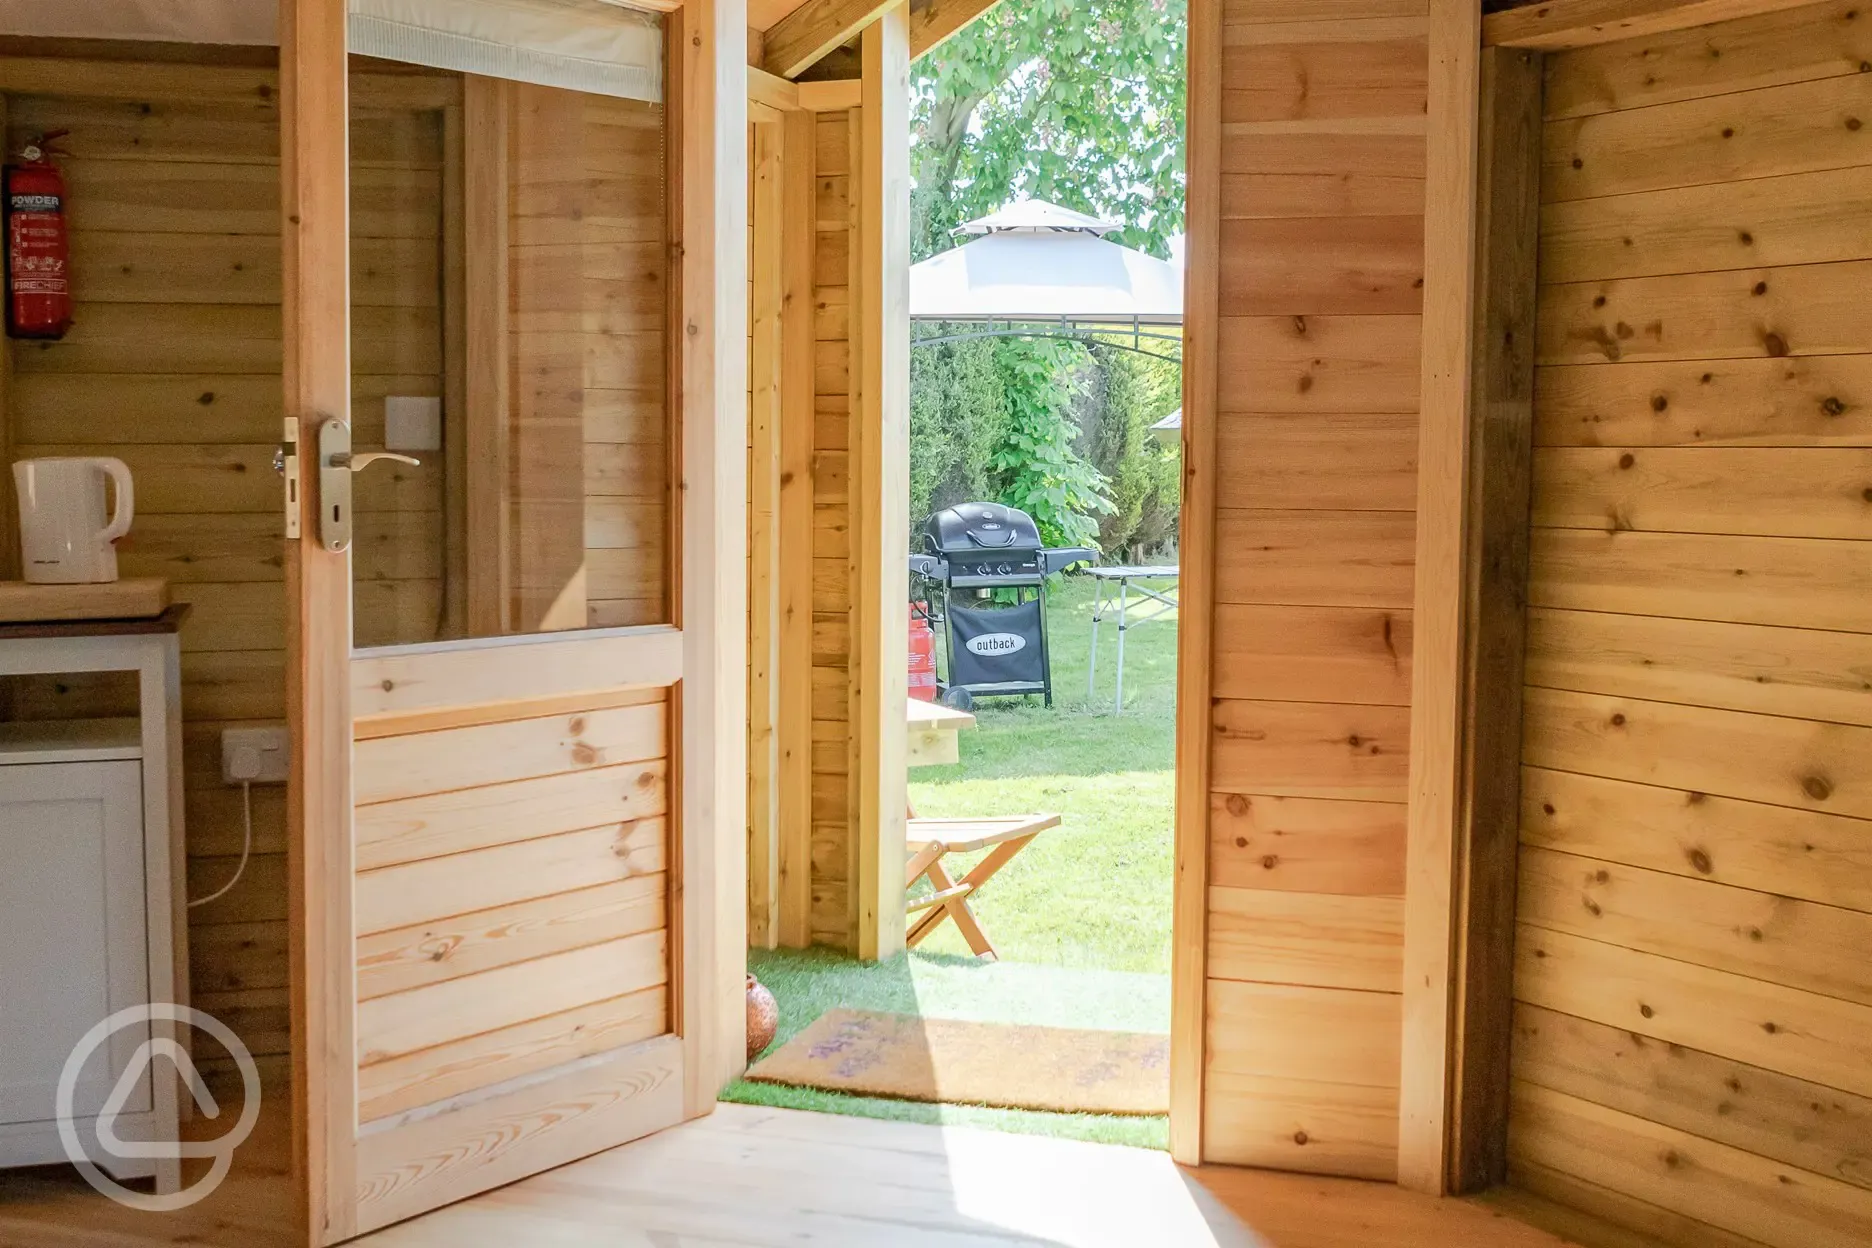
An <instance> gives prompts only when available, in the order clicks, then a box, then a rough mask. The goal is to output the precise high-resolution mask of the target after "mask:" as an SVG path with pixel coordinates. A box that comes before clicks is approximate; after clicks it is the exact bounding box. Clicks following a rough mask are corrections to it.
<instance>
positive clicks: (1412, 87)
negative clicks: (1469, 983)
mask: <svg viewBox="0 0 1872 1248" xmlns="http://www.w3.org/2000/svg"><path fill="white" fill-rule="evenodd" d="M1426 14H1427V8H1426V5H1425V3H1424V0H1360V2H1359V3H1358V4H1356V5H1352V6H1348V5H1346V4H1343V3H1328V2H1327V0H1230V2H1229V3H1227V4H1226V5H1225V6H1224V12H1223V32H1222V45H1223V46H1222V66H1221V83H1222V163H1221V195H1220V200H1221V223H1220V262H1221V267H1220V274H1219V285H1220V302H1219V312H1220V321H1219V342H1218V348H1219V349H1218V371H1219V376H1218V381H1217V403H1216V407H1217V416H1216V471H1215V478H1216V480H1217V487H1216V489H1217V500H1216V501H1217V508H1218V510H1217V515H1216V543H1215V548H1216V561H1217V562H1216V572H1215V585H1216V608H1215V626H1214V637H1215V643H1214V649H1213V653H1212V693H1213V713H1212V728H1211V736H1210V750H1211V754H1210V767H1211V777H1210V779H1211V786H1210V787H1211V790H1212V793H1211V806H1210V863H1209V882H1210V894H1209V915H1208V918H1209V937H1208V971H1207V975H1208V981H1207V996H1208V1020H1207V1035H1206V1060H1205V1067H1204V1119H1203V1145H1202V1151H1203V1156H1204V1158H1205V1159H1206V1160H1209V1161H1219V1162H1230V1163H1238V1164H1246V1165H1257V1166H1272V1167H1278V1168H1284V1169H1297V1170H1307V1171H1314V1172H1324V1173H1335V1174H1349V1175H1360V1176H1365V1177H1369V1178H1378V1179H1388V1178H1393V1177H1395V1175H1396V1171H1397V1095H1398V1094H1397V1086H1398V1035H1399V1027H1400V987H1401V984H1400V977H1401V956H1402V939H1403V938H1402V911H1403V901H1402V896H1403V891H1404V801H1405V790H1406V771H1407V761H1408V753H1407V751H1408V748H1409V742H1408V739H1407V738H1408V727H1409V703H1410V689H1409V677H1410V663H1411V649H1410V647H1411V610H1410V608H1411V593H1412V573H1413V553H1412V548H1413V537H1414V526H1413V513H1414V508H1415V505H1416V474H1415V461H1416V445H1417V387H1418V344H1419V337H1420V320H1421V317H1420V306H1421V286H1422V256H1423V217H1422V203H1423V168H1424V111H1425V92H1426V79H1427V51H1426V46H1427V45H1426V31H1427V17H1426Z"/></svg>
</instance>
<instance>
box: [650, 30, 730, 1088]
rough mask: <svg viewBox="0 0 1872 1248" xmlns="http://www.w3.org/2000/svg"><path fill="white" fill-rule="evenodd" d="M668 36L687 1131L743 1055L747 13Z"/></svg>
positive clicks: (681, 994) (680, 991) (679, 877)
mask: <svg viewBox="0 0 1872 1248" xmlns="http://www.w3.org/2000/svg"><path fill="white" fill-rule="evenodd" d="M669 24H670V33H671V40H670V44H669V50H670V55H669V57H668V71H669V80H670V81H669V88H668V90H667V92H666V93H665V98H666V99H667V100H668V102H669V109H670V113H671V121H672V123H673V124H672V131H673V133H672V140H673V142H672V144H671V150H672V151H673V152H674V157H675V158H674V161H673V162H672V163H673V168H672V170H671V182H672V188H671V189H672V195H673V197H674V202H675V204H676V205H677V209H678V210H677V212H676V213H675V214H674V216H673V218H672V222H671V224H672V227H673V232H674V235H675V245H674V247H673V248H672V258H673V259H674V261H675V263H674V265H673V266H672V267H673V271H672V274H671V277H672V282H671V288H672V290H673V292H674V295H675V300H676V304H675V309H674V311H675V313H676V316H675V325H674V329H675V330H676V337H677V345H676V347H675V355H676V361H677V372H676V375H675V376H674V377H673V378H672V381H673V383H674V386H673V389H674V394H673V396H672V397H673V401H674V402H675V403H676V411H677V425H676V428H677V444H678V445H679V446H680V447H681V472H680V475H679V476H678V477H677V481H679V482H680V486H679V491H680V493H679V497H680V500H681V502H680V507H679V510H678V515H677V523H676V526H675V528H676V532H677V533H678V534H679V535H680V538H679V548H680V550H681V559H680V565H679V568H678V569H677V571H678V577H677V580H678V582H679V588H678V589H677V594H676V598H675V603H676V607H677V614H676V621H675V622H676V624H677V625H678V626H679V627H680V628H681V629H682V630H683V679H682V683H681V684H680V685H679V686H678V698H677V713H676V723H675V728H676V732H677V734H678V736H677V740H678V741H679V742H680V743H681V754H680V756H679V760H678V770H679V773H680V774H679V775H678V777H677V778H676V781H675V783H676V785H677V786H678V787H677V791H678V792H679V793H681V795H682V806H681V810H682V812H683V813H682V819H681V826H680V828H679V829H678V832H677V835H678V836H679V838H680V839H679V852H678V866H677V869H676V870H675V871H673V872H672V875H673V876H674V877H675V883H674V885H673V890H674V891H673V894H672V900H673V902H674V903H675V904H674V909H673V910H672V915H673V922H672V926H673V928H674V930H675V932H676V934H677V940H676V946H677V947H676V952H675V955H674V963H675V964H674V967H673V968H672V974H673V987H674V988H675V992H674V997H675V1001H674V1009H673V1016H672V1021H673V1022H674V1023H675V1029H676V1030H677V1031H678V1032H679V1033H680V1034H681V1035H682V1037H683V1046H684V1063H683V1069H684V1081H685V1087H684V1101H683V1103H684V1113H685V1115H686V1116H687V1117H691V1118H694V1117H700V1116H701V1115H703V1114H706V1113H708V1112H709V1111H711V1110H712V1109H714V1107H715V1101H716V1098H717V1096H718V1095H719V1094H720V1092H721V1090H722V1088H723V1087H724V1086H725V1085H726V1084H727V1083H728V1082H730V1081H731V1080H733V1079H735V1078H736V1077H738V1076H739V1075H740V1073H741V1070H742V1069H743V1067H744V1066H745V1065H746V1047H747V1046H746V1036H745V1032H744V1030H743V1029H744V1026H745V1019H746V1006H745V1001H744V997H743V992H742V984H741V977H740V976H739V975H737V974H734V973H732V971H731V968H733V967H736V966H738V965H740V964H741V963H742V959H743V958H745V956H746V950H747V864H746V860H745V848H746V843H747V841H746V837H747V786H746V785H745V784H744V783H743V778H744V777H745V776H746V774H747V735H746V733H744V732H740V731H718V730H717V729H718V726H725V725H730V724H736V725H739V724H745V723H746V722H747V670H746V669H747V516H746V508H747V348H748V322H747V298H748V291H747V249H746V247H745V246H744V245H743V244H744V240H745V239H746V238H747V210H748V204H747V180H746V173H745V162H746V159H747V5H746V2H745V0H690V2H689V3H687V4H685V5H684V6H683V7H682V8H681V9H679V10H677V11H676V12H675V13H673V14H671V15H670V17H669ZM724 240H729V241H728V242H727V245H723V241H724ZM691 900H694V901H695V902H697V903H698V904H695V905H690V904H687V903H688V902H689V901H691Z"/></svg>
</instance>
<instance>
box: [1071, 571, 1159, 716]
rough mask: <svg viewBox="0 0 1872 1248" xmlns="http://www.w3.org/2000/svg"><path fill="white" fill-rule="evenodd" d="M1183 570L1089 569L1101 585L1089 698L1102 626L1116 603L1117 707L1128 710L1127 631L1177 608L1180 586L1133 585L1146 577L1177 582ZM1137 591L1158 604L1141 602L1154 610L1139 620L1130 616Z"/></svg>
mask: <svg viewBox="0 0 1872 1248" xmlns="http://www.w3.org/2000/svg"><path fill="white" fill-rule="evenodd" d="M1179 571H1180V569H1178V568H1177V567H1176V566H1175V565H1170V566H1161V565H1160V566H1151V567H1140V566H1135V565H1132V566H1124V567H1116V568H1087V569H1086V574H1087V575H1088V576H1090V577H1091V578H1092V579H1093V581H1094V582H1096V584H1097V589H1098V593H1097V596H1096V597H1095V598H1094V599H1093V602H1092V657H1091V659H1090V660H1088V661H1087V663H1086V700H1087V701H1090V700H1091V698H1092V682H1093V679H1094V678H1095V677H1096V676H1097V675H1098V626H1099V621H1100V620H1102V619H1104V618H1105V612H1106V611H1108V610H1110V609H1111V608H1112V607H1113V606H1116V607H1117V608H1118V696H1117V699H1116V701H1115V702H1114V704H1113V709H1114V710H1115V711H1117V712H1119V713H1123V711H1124V641H1125V630H1127V629H1129V628H1130V627H1131V626H1132V625H1133V624H1148V623H1149V622H1150V621H1152V620H1161V619H1163V618H1164V617H1165V616H1167V615H1170V614H1172V613H1174V612H1175V611H1176V608H1177V587H1176V585H1175V584H1174V583H1173V584H1171V585H1170V586H1168V587H1167V588H1165V589H1161V590H1157V589H1152V588H1150V587H1149V586H1148V585H1133V584H1132V583H1131V582H1133V581H1135V580H1139V579H1142V578H1145V577H1149V578H1151V579H1154V580H1168V581H1171V582H1175V581H1176V579H1177V575H1178V572H1179ZM1133 592H1135V593H1136V594H1137V595H1138V596H1139V598H1140V599H1144V598H1149V599H1151V600H1152V601H1153V602H1155V603H1156V604H1157V605H1156V606H1155V608H1154V609H1153V608H1151V607H1150V605H1149V604H1147V603H1144V602H1142V601H1140V602H1139V604H1138V605H1139V606H1140V608H1143V609H1146V610H1150V614H1149V615H1141V616H1139V617H1138V618H1137V619H1135V620H1132V619H1129V618H1127V617H1128V612H1129V610H1130V601H1131V594H1132V593H1133Z"/></svg>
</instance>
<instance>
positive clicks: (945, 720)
mask: <svg viewBox="0 0 1872 1248" xmlns="http://www.w3.org/2000/svg"><path fill="white" fill-rule="evenodd" d="M904 718H905V719H906V720H907V721H908V722H909V726H910V746H909V750H908V752H907V753H906V755H905V758H904V762H905V763H906V764H907V765H908V766H911V767H935V766H939V765H940V764H943V763H957V762H961V761H962V750H961V747H960V745H958V744H957V738H956V733H957V732H959V731H960V730H961V729H964V728H973V727H974V726H975V717H974V716H973V715H971V714H969V713H968V712H967V711H958V710H956V709H955V708H954V707H949V706H944V705H943V704H942V703H940V702H925V701H923V700H922V699H921V698H910V699H909V700H908V705H907V706H906V707H905V708H904Z"/></svg>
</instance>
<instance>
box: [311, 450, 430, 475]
mask: <svg viewBox="0 0 1872 1248" xmlns="http://www.w3.org/2000/svg"><path fill="white" fill-rule="evenodd" d="M380 459H394V460H395V461H396V462H397V463H399V464H408V465H409V466H410V467H412V468H420V467H421V466H422V460H420V459H417V458H416V457H415V456H414V455H399V454H397V453H396V452H395V451H366V452H364V453H363V454H362V455H354V454H352V453H351V452H350V451H340V452H339V453H338V454H336V455H334V456H332V463H334V464H336V465H338V466H339V467H342V468H349V469H350V470H351V471H352V472H363V471H364V470H365V469H366V468H368V467H370V466H371V465H372V464H374V463H376V462H377V461H378V460H380Z"/></svg>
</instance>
